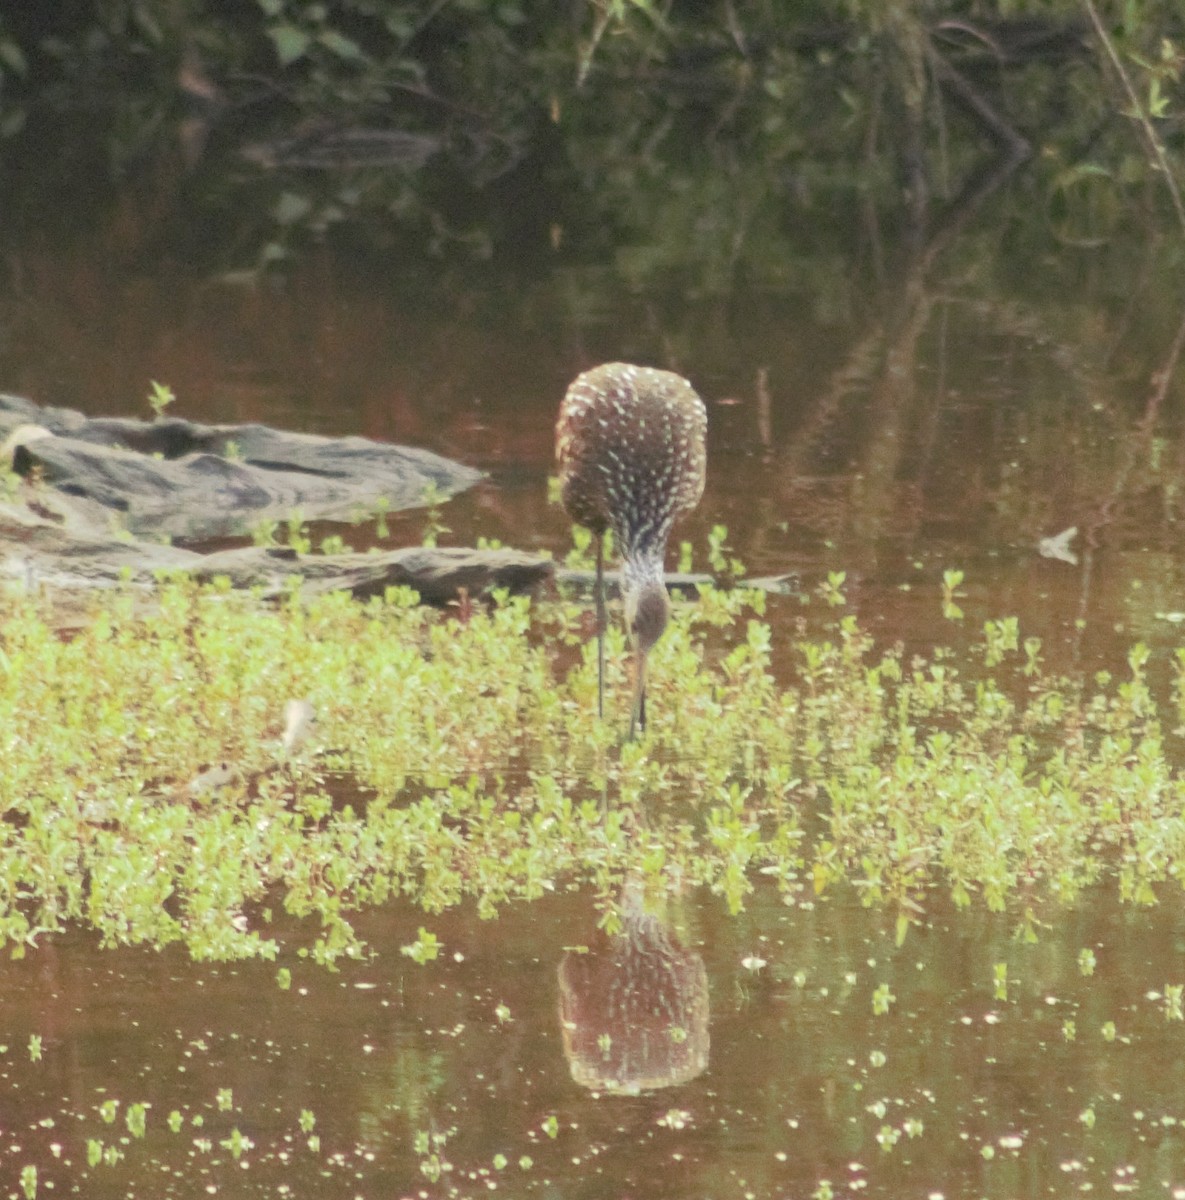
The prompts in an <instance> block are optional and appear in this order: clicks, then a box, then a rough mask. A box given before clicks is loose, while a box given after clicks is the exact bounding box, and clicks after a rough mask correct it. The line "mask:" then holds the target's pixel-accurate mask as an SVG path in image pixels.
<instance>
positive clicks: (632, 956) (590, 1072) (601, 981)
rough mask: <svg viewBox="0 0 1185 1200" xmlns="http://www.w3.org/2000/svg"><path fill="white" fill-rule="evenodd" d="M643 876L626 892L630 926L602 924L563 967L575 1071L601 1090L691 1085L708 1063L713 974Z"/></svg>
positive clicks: (564, 1022)
mask: <svg viewBox="0 0 1185 1200" xmlns="http://www.w3.org/2000/svg"><path fill="white" fill-rule="evenodd" d="M664 899H665V898H664V897H660V898H659V903H658V904H657V905H656V904H654V903H652V902H651V898H650V897H648V896H647V895H646V894H645V889H644V888H643V886H642V884H641V882H640V881H631V882H627V884H626V885H625V887H624V888H623V890H622V895H621V899H620V904H619V907H620V911H621V923H622V929H621V932H620V933H619V934H615V935H612V936H610V935H608V934H605V933H602V932H600V931H598V934H597V941H596V943H595V944H594V945H593V946H591V947H590V948H589V949H588V950H586V951H573V950H569V951H566V952H565V954H564V957H563V958H562V959H561V961H560V966H559V985H560V989H559V994H560V999H559V1013H560V1028H561V1030H562V1031H563V1039H564V1055H565V1057H566V1058H567V1060H568V1065H569V1067H570V1069H571V1071H572V1078H573V1079H574V1080H575V1081H576V1082H577V1083H578V1084H580V1085H581V1086H583V1087H587V1088H591V1089H593V1090H594V1091H599V1092H611V1093H616V1094H623V1093H624V1094H630V1095H632V1094H636V1093H638V1092H641V1091H645V1090H647V1089H650V1088H662V1087H672V1086H674V1085H675V1084H680V1083H687V1082H689V1081H690V1080H692V1079H694V1078H695V1077H696V1076H697V1075H699V1074H700V1073H701V1072H703V1070H704V1069H705V1068H706V1067H707V1065H708V975H707V971H706V970H705V968H704V960H703V958H702V957H701V956H700V955H699V954H697V953H696V952H695V951H694V950H689V949H687V947H685V946H684V945H682V943H681V942H680V941H679V939H678V937H677V935H676V933H675V931H674V930H673V929H672V928H671V926H670V925H669V924H668V923H667V922H666V921H665V920H664V918H663V917H662V915H661V913H660V911H656V910H661V909H662V907H663V900H664Z"/></svg>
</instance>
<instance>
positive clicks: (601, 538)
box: [597, 533, 605, 720]
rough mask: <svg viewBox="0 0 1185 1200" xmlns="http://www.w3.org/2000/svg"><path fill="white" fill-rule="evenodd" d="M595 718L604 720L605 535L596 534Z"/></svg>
mask: <svg viewBox="0 0 1185 1200" xmlns="http://www.w3.org/2000/svg"><path fill="white" fill-rule="evenodd" d="M597 716H598V717H599V718H600V719H601V720H604V719H605V535H604V534H603V533H598V534H597Z"/></svg>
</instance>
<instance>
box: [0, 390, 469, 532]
mask: <svg viewBox="0 0 1185 1200" xmlns="http://www.w3.org/2000/svg"><path fill="white" fill-rule="evenodd" d="M21 426H25V427H27V428H28V429H30V430H39V431H45V430H48V431H49V433H51V434H53V435H54V436H52V437H46V436H44V432H39V433H38V434H37V435H36V436H33V435H32V434H31V435H30V436H29V437H28V439H27V440H21V437H20V434H19V432H18V431H19V430H20V427H21ZM14 432H16V437H15V438H14V444H12V445H11V446H9V449H10V451H11V454H12V465H13V469H14V470H15V471H16V472H17V473H18V474H20V475H23V476H26V477H28V476H29V475H31V474H36V475H37V476H38V477H39V478H40V479H41V480H43V481H44V482H45V483H47V484H49V485H50V486H51V487H53V488H56V489H58V490H60V491H61V492H63V493H66V494H67V495H69V496H72V497H80V498H82V499H84V500H86V501H90V502H92V503H94V504H97V505H99V506H101V507H102V508H104V509H106V510H107V511H108V512H110V513H112V514H116V515H117V516H118V518H119V520H120V522H121V523H122V524H123V526H124V527H125V528H126V529H127V530H128V531H129V532H131V533H133V534H135V535H137V536H161V535H167V536H168V537H173V538H183V539H187V540H204V539H209V538H216V537H227V536H235V535H242V534H245V533H248V532H250V530H251V529H252V528H254V527H255V526H257V525H258V524H260V523H261V522H262V521H265V520H283V519H285V518H287V517H289V516H291V515H292V514H293V513H295V512H299V513H300V515H301V517H302V518H303V519H305V520H340V521H345V520H349V519H350V518H352V517H355V516H357V515H359V514H360V513H370V512H373V511H375V509H376V508H377V507H378V506H380V505H382V504H384V503H385V505H386V507H387V509H388V510H389V511H392V512H394V511H399V510H401V509H407V508H416V507H418V506H420V505H422V504H423V503H424V502H425V497H426V496H427V495H428V494H429V493H430V492H431V493H435V495H436V496H439V497H448V496H452V495H455V494H456V493H457V492H460V491H463V490H465V489H466V488H469V487H472V486H473V484H475V483H476V482H477V481H478V480H479V479H480V478H481V477H482V476H481V472H480V471H477V470H475V469H474V468H472V467H467V466H464V465H463V464H461V463H456V462H452V461H451V460H450V459H447V458H442V457H441V456H440V455H438V454H433V453H432V452H431V451H428V450H419V449H415V448H411V447H406V446H393V445H388V444H385V443H382V442H373V441H370V440H369V439H368V438H361V437H344V438H327V437H319V436H316V435H313V434H306V433H286V432H284V431H282V430H277V429H270V428H268V427H267V426H265V425H199V424H197V423H195V422H191V421H184V420H179V419H175V418H169V419H162V420H158V421H136V420H132V419H127V418H120V417H103V418H96V419H92V418H88V417H85V416H83V415H82V414H81V413H77V412H74V411H72V410H70V409H61V408H39V407H38V406H37V405H35V404H32V403H30V402H29V401H27V400H22V399H20V398H19V397H15V396H2V395H0V441H3V440H4V439H5V438H7V437H8V435H10V434H13V433H14Z"/></svg>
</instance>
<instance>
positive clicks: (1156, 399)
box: [1086, 314, 1185, 548]
mask: <svg viewBox="0 0 1185 1200" xmlns="http://www.w3.org/2000/svg"><path fill="white" fill-rule="evenodd" d="M1183 349H1185V314H1183V315H1182V318H1181V324H1180V325H1179V326H1178V328H1177V336H1176V337H1174V338H1173V344H1172V346H1170V347H1169V354H1168V358H1167V359H1166V360H1165V364H1164V366H1163V367H1161V369H1160V370H1159V371H1156V372H1154V373H1153V375H1152V390H1151V391H1150V392H1149V393H1148V403H1147V404H1145V406H1144V415H1143V416H1142V417H1141V418H1140V423H1139V424H1138V425H1137V426H1136V428H1135V429H1134V430H1133V431H1132V433H1133V436H1132V437H1131V439H1130V440H1129V441H1128V443H1127V446H1126V453H1125V454H1124V456H1123V460H1122V462H1120V464H1119V468H1118V470H1117V471H1116V472H1115V482H1114V483H1113V484H1112V485H1111V491H1110V492H1109V493H1108V495H1107V496H1106V498H1105V499H1104V500H1103V502H1102V503H1101V504H1100V505H1099V509H1098V512H1097V513H1096V514H1095V516H1094V517H1093V519H1092V520H1091V521H1090V522H1089V523H1088V524H1087V526H1086V540H1087V544H1088V545H1089V546H1090V547H1092V548H1093V547H1095V546H1097V545H1098V531H1099V530H1100V529H1101V528H1102V527H1103V526H1104V525H1106V524H1108V523H1109V522H1110V520H1111V513H1112V510H1113V509H1114V508H1115V505H1116V504H1117V503H1118V501H1119V498H1120V496H1121V495H1122V494H1123V490H1124V488H1126V487H1127V481H1128V477H1129V476H1130V475H1131V473H1132V470H1133V469H1134V467H1135V465H1136V460H1137V459H1138V458H1139V457H1140V456H1141V455H1142V454H1143V453H1144V452H1145V450H1146V449H1147V447H1148V443H1149V442H1150V441H1151V440H1152V434H1153V431H1154V430H1155V428H1156V421H1157V418H1158V417H1159V416H1160V410H1161V408H1162V407H1163V406H1164V400H1165V397H1166V396H1167V395H1168V390H1169V384H1170V383H1171V382H1172V379H1173V374H1174V372H1175V371H1176V369H1177V361H1178V359H1180V357H1181V352H1182V350H1183Z"/></svg>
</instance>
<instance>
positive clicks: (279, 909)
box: [0, 580, 1185, 962]
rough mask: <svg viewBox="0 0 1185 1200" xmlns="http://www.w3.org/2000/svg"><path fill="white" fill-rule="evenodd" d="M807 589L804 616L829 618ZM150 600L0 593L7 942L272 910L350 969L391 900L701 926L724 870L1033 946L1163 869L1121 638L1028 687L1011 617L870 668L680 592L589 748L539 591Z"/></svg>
mask: <svg viewBox="0 0 1185 1200" xmlns="http://www.w3.org/2000/svg"><path fill="white" fill-rule="evenodd" d="M825 591H826V594H825V595H822V596H821V597H820V598H819V600H818V601H817V603H816V607H817V609H818V610H819V612H820V614H822V613H823V612H824V611H826V610H829V609H836V610H837V611H838V610H839V603H840V601H841V600H842V596H840V595H839V594H838V590H837V583H836V581H835V580H831V581H829V583H828V585H827V586H826V589H825ZM158 601H159V602H158V603H156V604H155V605H153V606H152V607H151V608H150V609H146V608H145V606H144V604H143V597H142V594H140V593H136V592H134V591H133V590H132V589H130V588H129V589H128V590H127V591H125V592H121V593H117V594H112V595H108V596H106V597H101V598H97V599H95V601H94V602H93V609H92V611H91V612H90V614H89V616H90V620H89V622H88V623H87V625H86V626H85V628H83V629H81V630H80V631H78V632H77V633H74V634H72V635H70V636H63V635H61V634H60V633H59V632H58V631H57V630H56V629H55V627H54V621H53V614H52V610H51V609H50V607H49V605H48V603H47V602H46V601H44V600H43V599H41V598H38V597H37V596H29V595H27V594H21V595H12V596H9V597H7V598H6V599H5V600H4V601H3V609H2V613H3V626H2V634H0V728H2V729H3V730H4V731H5V733H4V745H3V747H2V750H0V802H2V803H3V807H4V821H3V823H2V824H0V937H2V938H3V940H4V941H5V943H7V945H8V946H9V947H10V949H11V950H12V951H13V952H15V953H20V952H21V948H22V947H24V946H25V945H26V944H29V943H32V942H35V941H36V940H37V939H38V938H39V937H41V936H42V935H44V934H47V933H54V932H57V931H60V930H61V929H63V928H64V927H65V926H66V925H67V924H68V923H80V924H83V925H86V926H90V927H92V928H93V929H94V930H95V931H96V932H97V933H98V935H99V936H100V938H101V940H102V942H103V943H104V944H107V945H112V944H118V943H148V944H153V945H164V944H167V943H170V942H177V941H180V942H183V943H184V944H185V945H186V947H187V948H188V950H189V951H190V953H191V954H193V955H194V956H195V957H198V958H212V959H230V958H240V957H249V956H262V957H265V958H270V957H274V956H276V955H277V953H278V952H279V945H278V942H277V939H276V937H275V936H274V926H273V918H275V919H278V918H279V916H280V915H281V914H284V913H286V914H289V915H294V916H297V917H300V918H308V919H309V924H308V926H307V929H308V938H307V942H306V944H305V945H304V946H303V948H302V949H301V951H300V952H301V953H302V954H311V955H312V956H313V957H314V958H315V959H316V960H318V961H322V962H331V961H332V960H334V959H335V958H337V957H338V956H340V955H342V954H346V955H358V954H359V953H361V950H362V946H361V942H360V940H359V938H358V937H357V935H356V933H355V930H354V928H353V926H352V923H351V914H352V913H356V912H357V911H359V910H361V909H364V908H366V907H370V906H373V905H378V904H381V903H383V902H384V901H386V900H388V899H390V898H393V897H397V896H398V897H403V898H405V899H408V900H411V901H412V902H414V903H416V904H418V905H419V906H420V907H422V908H423V909H424V910H425V911H427V912H435V911H439V910H442V909H444V908H446V907H448V906H452V905H455V904H457V903H459V902H460V901H462V900H463V899H466V898H470V899H472V900H474V901H475V902H476V905H477V909H478V911H479V913H481V914H482V915H483V916H493V915H494V914H495V913H496V911H497V910H498V908H499V906H500V905H502V904H504V903H506V902H508V901H512V900H531V899H534V898H537V897H540V896H542V895H543V894H545V893H547V892H549V891H552V890H555V889H559V888H566V887H575V886H591V887H592V888H594V889H595V890H596V891H597V892H598V893H599V894H601V895H602V896H611V895H614V894H616V892H617V890H618V888H619V886H620V884H621V882H622V880H624V879H625V878H626V877H627V875H636V876H638V877H640V878H641V879H643V880H646V879H650V880H657V879H659V878H660V877H661V878H663V879H665V880H667V881H668V882H675V883H682V884H696V885H704V886H706V887H708V888H710V889H711V890H712V891H713V892H714V893H716V894H719V895H721V896H723V897H724V898H725V899H726V901H727V903H728V905H729V907H730V908H731V909H732V910H734V911H736V910H739V909H740V908H741V907H743V905H744V902H745V898H746V895H747V894H748V893H749V891H750V890H751V888H752V886H753V883H754V880H755V877H756V876H757V875H758V874H761V875H764V876H767V877H769V879H770V880H771V881H772V882H773V883H774V884H775V886H776V887H777V888H778V889H779V890H780V892H781V894H782V895H783V896H784V897H785V898H786V899H787V901H790V902H792V901H794V900H795V899H796V898H799V897H802V896H804V895H807V896H809V894H810V893H811V892H812V891H814V892H822V891H826V890H827V889H829V888H831V887H833V886H835V885H838V884H841V883H850V884H852V885H855V887H856V888H858V889H859V893H860V895H861V896H862V898H863V899H864V901H865V902H866V903H867V904H869V905H876V906H884V907H887V908H888V910H889V911H890V912H891V913H895V914H896V918H897V932H898V937H899V938H903V937H905V936H906V934H907V932H908V928H909V925H910V923H911V922H912V921H914V920H916V919H919V918H920V917H921V916H922V915H923V913H924V912H925V907H926V904H927V896H928V894H929V893H930V892H931V891H932V890H933V889H935V888H937V889H942V890H943V891H945V892H947V893H948V894H949V895H950V896H951V897H953V899H954V901H955V902H956V904H958V905H960V906H968V905H982V906H986V907H987V908H988V909H991V910H996V911H1005V910H1007V911H1009V912H1013V913H1015V915H1016V917H1017V919H1018V921H1019V922H1020V923H1021V925H1022V928H1023V929H1024V930H1026V931H1027V932H1029V933H1031V934H1035V930H1036V929H1037V928H1039V926H1040V924H1041V921H1042V919H1043V918H1042V915H1041V906H1042V905H1045V904H1049V903H1065V902H1069V901H1072V900H1073V899H1074V898H1075V897H1076V896H1078V894H1079V893H1080V892H1081V891H1082V889H1083V888H1085V887H1087V886H1089V885H1091V884H1094V883H1096V882H1098V881H1100V880H1113V881H1114V885H1115V886H1116V887H1117V888H1118V891H1119V895H1120V897H1121V898H1122V899H1123V900H1125V901H1133V902H1136V903H1140V904H1146V903H1152V902H1154V901H1155V899H1156V889H1157V886H1158V885H1160V884H1163V883H1165V882H1166V881H1175V880H1177V879H1179V878H1180V875H1181V870H1182V865H1183V863H1185V815H1183V812H1185V804H1183V800H1185V789H1183V785H1182V781H1181V777H1180V774H1179V772H1178V771H1177V769H1176V767H1175V766H1174V764H1173V763H1172V762H1171V760H1170V756H1169V754H1168V753H1167V751H1166V748H1165V740H1166V737H1168V736H1170V732H1169V731H1171V730H1175V728H1176V727H1177V726H1178V725H1179V723H1180V721H1181V716H1182V709H1183V707H1185V683H1183V680H1185V657H1180V656H1179V657H1178V658H1177V660H1176V662H1175V664H1174V669H1175V671H1176V682H1175V684H1174V685H1173V688H1172V690H1171V694H1170V693H1169V690H1168V689H1165V692H1166V694H1165V696H1163V697H1160V698H1158V697H1157V696H1156V695H1155V694H1154V691H1153V689H1152V688H1151V687H1150V685H1149V681H1148V669H1149V665H1150V664H1149V659H1150V657H1151V656H1150V652H1149V651H1148V650H1147V649H1146V648H1145V647H1143V646H1139V645H1138V646H1135V647H1134V648H1133V649H1132V650H1131V652H1130V654H1129V657H1128V664H1127V671H1126V674H1125V675H1124V676H1123V677H1122V678H1112V677H1110V676H1108V675H1106V674H1100V675H1098V676H1096V677H1094V678H1093V679H1090V680H1081V679H1068V678H1063V677H1057V676H1054V675H1053V674H1051V673H1050V672H1048V671H1047V670H1046V668H1045V667H1044V665H1043V662H1042V656H1041V647H1040V645H1039V643H1038V642H1037V641H1036V640H1035V639H1028V640H1023V641H1022V640H1021V634H1020V631H1019V629H1018V627H1017V624H1016V622H1015V621H1012V620H1005V621H997V622H988V624H987V626H986V628H985V636H984V640H983V642H982V643H981V644H980V645H978V646H976V647H973V648H971V649H968V650H965V651H958V652H955V651H948V650H938V651H936V652H934V653H933V654H932V655H930V656H928V657H916V658H914V657H907V656H906V655H905V653H904V651H903V650H902V649H901V648H899V647H890V648H888V649H883V648H878V647H876V646H874V643H873V640H872V638H871V637H870V636H869V635H868V634H867V633H866V632H865V631H864V630H863V629H862V628H861V627H860V626H859V624H858V623H857V621H856V620H855V619H854V618H853V617H851V616H840V617H838V619H836V618H834V617H829V618H828V620H830V621H831V622H832V624H831V627H830V632H829V633H828V634H827V636H825V637H822V638H816V639H814V640H808V639H806V638H802V639H800V640H798V641H797V642H796V643H794V644H790V641H789V640H787V643H786V644H785V645H783V644H781V639H780V638H779V639H777V642H778V644H776V645H775V637H774V634H773V632H772V631H771V626H770V624H769V623H768V622H767V621H766V619H765V613H764V597H763V596H762V595H761V594H760V593H752V592H742V591H732V592H728V591H721V590H716V589H705V590H703V592H702V595H701V597H700V599H699V601H698V602H697V603H695V604H680V605H677V606H676V611H675V615H674V619H673V622H672V626H671V629H670V631H669V635H668V636H667V637H665V638H664V639H663V640H662V642H661V643H659V645H658V646H657V647H656V649H655V652H654V662H653V664H652V668H651V669H652V678H651V679H650V681H649V685H648V686H649V687H650V688H652V689H653V691H654V693H655V698H656V700H657V703H656V704H655V705H654V713H655V719H654V722H653V725H652V727H651V728H650V729H649V730H648V733H647V736H646V738H645V739H644V740H643V741H642V742H640V743H638V744H631V745H620V744H619V743H618V738H619V736H620V730H621V728H622V727H623V718H624V714H625V708H626V706H627V705H628V697H629V693H630V685H629V679H628V669H629V668H628V664H629V656H628V653H627V646H626V643H625V639H624V636H623V634H622V633H621V631H620V630H619V629H618V628H616V627H614V628H611V630H610V632H609V636H608V639H607V652H608V659H609V679H610V681H611V684H612V686H611V688H610V695H609V697H608V705H607V709H608V711H607V720H606V721H605V722H603V723H602V722H598V720H597V719H596V678H597V670H596V655H595V645H594V644H593V643H592V642H591V641H590V639H589V638H588V631H587V625H586V623H585V617H586V614H585V612H584V609H583V607H582V606H579V605H576V604H573V603H569V602H567V601H563V600H560V601H547V602H544V603H537V604H536V605H534V606H532V604H531V603H530V602H529V601H527V600H526V599H521V598H514V599H511V598H505V597H502V598H500V599H499V600H498V601H497V602H496V603H495V604H494V605H493V606H492V607H491V608H490V609H489V610H488V611H487V610H484V609H481V608H477V607H474V606H468V607H466V608H465V610H464V611H463V612H462V613H461V614H460V615H457V614H455V613H454V614H451V615H450V614H445V613H440V612H436V611H432V610H429V609H426V608H422V607H420V606H418V605H417V604H416V602H415V597H414V595H413V594H411V593H409V592H405V591H393V592H391V593H390V594H388V595H387V596H386V597H384V598H381V599H374V600H371V601H369V602H366V603H361V602H358V601H356V600H353V599H350V598H349V597H347V596H344V595H329V596H323V597H317V598H306V597H302V596H300V595H298V594H293V595H292V596H290V597H289V598H288V599H287V600H285V601H284V602H283V603H281V604H279V605H275V606H267V605H264V604H262V603H261V602H260V601H259V600H258V599H257V598H255V597H253V596H250V595H244V594H236V593H232V592H230V591H229V589H227V588H225V587H219V586H209V587H200V586H198V585H195V584H193V583H191V582H188V581H173V582H168V583H165V584H163V585H162V589H161V591H160V593H159V597H158ZM938 605H939V597H938V596H937V594H936V597H935V606H936V610H937V608H938ZM807 611H810V610H807ZM820 619H822V617H821V618H820ZM775 658H776V669H775ZM297 698H299V699H298V700H297ZM294 700H297V703H295V704H293V703H291V702H292V701H294ZM286 710H287V714H288V721H289V725H288V727H287V730H286V727H285V712H286ZM314 712H315V714H316V721H315V723H311V722H309V721H307V720H304V719H303V717H307V716H310V715H311V714H312V713H314ZM294 714H295V715H297V716H302V730H301V737H300V738H299V739H293V738H292V736H291V720H292V718H293V715H294ZM1173 736H1175V735H1173ZM609 921H610V923H612V913H610V914H609ZM302 928H303V926H302Z"/></svg>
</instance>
